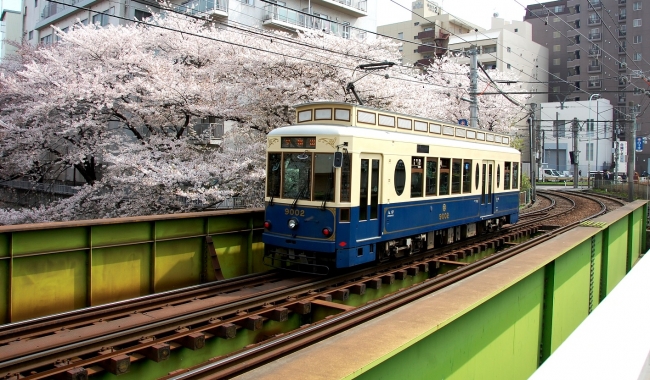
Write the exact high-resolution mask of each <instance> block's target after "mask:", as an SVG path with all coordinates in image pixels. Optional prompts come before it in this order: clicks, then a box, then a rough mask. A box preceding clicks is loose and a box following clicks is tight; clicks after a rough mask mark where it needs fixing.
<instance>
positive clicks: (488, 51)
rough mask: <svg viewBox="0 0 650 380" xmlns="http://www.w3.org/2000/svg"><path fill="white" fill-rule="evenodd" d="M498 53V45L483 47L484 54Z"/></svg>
mask: <svg viewBox="0 0 650 380" xmlns="http://www.w3.org/2000/svg"><path fill="white" fill-rule="evenodd" d="M496 52H497V45H489V46H483V54H492V53H496Z"/></svg>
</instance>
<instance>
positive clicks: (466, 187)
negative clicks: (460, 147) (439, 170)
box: [463, 160, 472, 193]
mask: <svg viewBox="0 0 650 380" xmlns="http://www.w3.org/2000/svg"><path fill="white" fill-rule="evenodd" d="M471 192H472V160H464V161H463V193H471Z"/></svg>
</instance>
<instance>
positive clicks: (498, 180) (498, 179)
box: [497, 164, 501, 188]
mask: <svg viewBox="0 0 650 380" xmlns="http://www.w3.org/2000/svg"><path fill="white" fill-rule="evenodd" d="M499 186H501V165H500V164H497V188H499Z"/></svg>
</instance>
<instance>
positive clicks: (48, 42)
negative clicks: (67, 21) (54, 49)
mask: <svg viewBox="0 0 650 380" xmlns="http://www.w3.org/2000/svg"><path fill="white" fill-rule="evenodd" d="M41 43H42V44H43V45H51V44H52V35H51V34H50V35H48V36H45V37H41Z"/></svg>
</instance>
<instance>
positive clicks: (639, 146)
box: [634, 137, 643, 152]
mask: <svg viewBox="0 0 650 380" xmlns="http://www.w3.org/2000/svg"><path fill="white" fill-rule="evenodd" d="M635 143H636V144H635V147H634V149H635V150H636V151H637V152H643V137H637V138H636V141H635Z"/></svg>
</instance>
